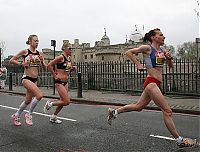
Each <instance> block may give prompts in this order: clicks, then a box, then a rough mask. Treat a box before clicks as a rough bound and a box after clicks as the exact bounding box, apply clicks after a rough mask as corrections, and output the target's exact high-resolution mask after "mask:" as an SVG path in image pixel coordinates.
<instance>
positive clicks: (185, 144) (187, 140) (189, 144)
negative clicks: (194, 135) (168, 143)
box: [177, 138, 198, 148]
mask: <svg viewBox="0 0 200 152" xmlns="http://www.w3.org/2000/svg"><path fill="white" fill-rule="evenodd" d="M177 145H178V146H179V148H183V147H192V146H195V145H198V142H197V140H196V139H190V138H183V139H182V141H181V143H177Z"/></svg>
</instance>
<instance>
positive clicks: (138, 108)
mask: <svg viewBox="0 0 200 152" xmlns="http://www.w3.org/2000/svg"><path fill="white" fill-rule="evenodd" d="M143 108H144V106H143V105H141V104H136V110H137V111H138V112H140V111H142V109H143Z"/></svg>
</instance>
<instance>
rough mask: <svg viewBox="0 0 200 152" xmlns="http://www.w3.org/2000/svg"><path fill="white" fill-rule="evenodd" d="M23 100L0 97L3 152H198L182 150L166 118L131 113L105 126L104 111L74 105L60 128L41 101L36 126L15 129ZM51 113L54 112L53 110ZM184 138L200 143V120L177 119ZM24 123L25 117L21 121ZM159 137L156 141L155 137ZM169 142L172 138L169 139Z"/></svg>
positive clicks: (179, 116) (176, 116)
mask: <svg viewBox="0 0 200 152" xmlns="http://www.w3.org/2000/svg"><path fill="white" fill-rule="evenodd" d="M22 100H23V97H22V96H11V95H6V94H1V93H0V151H1V152H197V151H200V147H194V148H184V149H180V148H178V147H177V146H176V144H175V142H174V141H172V140H170V139H171V136H170V134H169V132H168V130H167V129H166V128H165V125H164V122H163V120H162V113H161V112H155V111H147V110H144V111H143V112H140V113H138V112H131V113H125V114H121V115H119V116H118V118H117V119H116V120H114V122H113V124H112V126H109V125H108V124H107V109H108V107H106V106H98V105H92V106H91V105H84V104H82V105H80V104H71V105H69V106H68V107H65V108H64V109H63V110H62V112H61V113H60V116H61V117H62V121H63V123H62V124H52V123H50V122H49V116H48V115H44V113H43V111H42V110H43V106H44V104H45V100H42V101H41V102H40V103H39V104H38V106H37V107H36V109H35V112H37V113H34V115H33V122H34V124H33V126H31V127H30V126H27V125H26V124H25V123H23V124H22V126H20V127H15V126H13V125H12V124H11V121H10V116H11V115H12V114H13V113H14V112H15V111H16V109H15V108H18V106H19V104H20V103H21V101H22ZM50 113H52V110H51V111H50ZM174 121H175V124H176V126H177V129H178V130H179V132H180V133H181V135H183V136H186V137H190V138H196V139H200V117H199V116H193V115H182V114H174ZM21 122H24V118H23V117H22V118H21ZM154 135H159V138H158V137H153V136H154ZM167 137H170V139H166V138H167Z"/></svg>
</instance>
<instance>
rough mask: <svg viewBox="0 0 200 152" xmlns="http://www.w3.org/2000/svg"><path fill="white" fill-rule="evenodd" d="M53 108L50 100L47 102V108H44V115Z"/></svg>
mask: <svg viewBox="0 0 200 152" xmlns="http://www.w3.org/2000/svg"><path fill="white" fill-rule="evenodd" d="M51 107H52V105H51V101H50V100H47V102H46V104H45V106H44V109H43V110H44V113H48V110H50V109H51Z"/></svg>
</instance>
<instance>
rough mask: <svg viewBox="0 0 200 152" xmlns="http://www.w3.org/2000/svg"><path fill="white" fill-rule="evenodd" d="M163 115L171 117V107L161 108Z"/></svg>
mask: <svg viewBox="0 0 200 152" xmlns="http://www.w3.org/2000/svg"><path fill="white" fill-rule="evenodd" d="M163 113H164V115H166V116H169V117H171V116H172V110H171V109H165V110H163Z"/></svg>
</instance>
